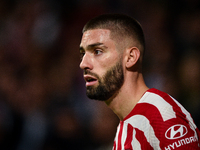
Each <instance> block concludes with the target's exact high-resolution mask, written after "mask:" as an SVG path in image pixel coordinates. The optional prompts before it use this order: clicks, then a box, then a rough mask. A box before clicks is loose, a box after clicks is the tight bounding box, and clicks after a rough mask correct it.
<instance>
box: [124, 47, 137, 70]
mask: <svg viewBox="0 0 200 150" xmlns="http://www.w3.org/2000/svg"><path fill="white" fill-rule="evenodd" d="M126 55H127V60H126V67H127V68H131V67H133V66H134V65H135V64H136V63H137V62H138V60H139V58H140V50H139V49H138V48H137V47H131V48H129V49H127V52H126Z"/></svg>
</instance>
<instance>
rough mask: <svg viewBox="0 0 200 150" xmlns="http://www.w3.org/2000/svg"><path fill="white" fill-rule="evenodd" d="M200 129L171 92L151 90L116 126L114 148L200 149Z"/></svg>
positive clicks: (149, 149) (125, 149)
mask: <svg viewBox="0 0 200 150" xmlns="http://www.w3.org/2000/svg"><path fill="white" fill-rule="evenodd" d="M199 138H200V132H199V130H198V129H197V127H196V125H195V124H194V122H193V119H192V118H191V115H190V113H189V112H187V111H186V109H185V108H184V107H183V106H182V105H181V104H180V103H179V102H177V101H176V100H175V99H174V98H172V97H171V96H169V95H168V94H166V93H164V92H161V91H159V90H157V89H154V88H152V89H149V90H148V91H147V92H146V93H145V94H144V95H143V96H142V98H141V99H140V101H139V102H138V103H137V105H136V106H135V107H134V108H133V110H132V111H131V112H130V114H129V115H128V116H126V118H124V120H123V121H120V123H119V125H118V127H117V133H116V136H115V141H114V145H113V150H198V149H200V147H199Z"/></svg>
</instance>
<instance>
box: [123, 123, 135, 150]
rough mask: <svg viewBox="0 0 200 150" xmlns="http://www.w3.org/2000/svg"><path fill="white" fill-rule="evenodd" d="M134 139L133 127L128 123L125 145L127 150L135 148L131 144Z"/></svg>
mask: <svg viewBox="0 0 200 150" xmlns="http://www.w3.org/2000/svg"><path fill="white" fill-rule="evenodd" d="M132 140H133V127H132V126H131V125H130V124H128V127H127V138H126V142H125V145H124V148H125V149H126V150H133V147H132V145H131V142H132Z"/></svg>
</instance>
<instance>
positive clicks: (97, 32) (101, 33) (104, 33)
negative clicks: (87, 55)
mask: <svg viewBox="0 0 200 150" xmlns="http://www.w3.org/2000/svg"><path fill="white" fill-rule="evenodd" d="M108 39H110V30H108V29H93V30H88V31H85V32H84V33H83V36H82V40H81V45H85V44H92V43H96V42H99V43H103V42H105V41H107V40H108Z"/></svg>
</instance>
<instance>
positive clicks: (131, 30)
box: [83, 14, 145, 55]
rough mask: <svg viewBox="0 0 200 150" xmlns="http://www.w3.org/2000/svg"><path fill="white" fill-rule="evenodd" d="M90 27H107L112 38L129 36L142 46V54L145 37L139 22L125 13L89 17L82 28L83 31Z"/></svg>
mask: <svg viewBox="0 0 200 150" xmlns="http://www.w3.org/2000/svg"><path fill="white" fill-rule="evenodd" d="M92 29H108V30H110V31H111V36H112V37H113V38H119V39H120V40H121V38H124V37H131V38H132V39H134V40H137V41H138V42H139V44H140V45H141V46H142V49H141V50H140V51H141V52H142V55H143V54H144V49H145V38H144V33H143V30H142V27H141V25H140V23H139V22H138V21H137V20H136V19H134V18H132V17H130V16H128V15H125V14H103V15H100V16H97V17H95V18H93V19H91V20H90V21H89V22H87V23H86V25H85V26H84V28H83V33H84V32H85V31H87V30H92Z"/></svg>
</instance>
